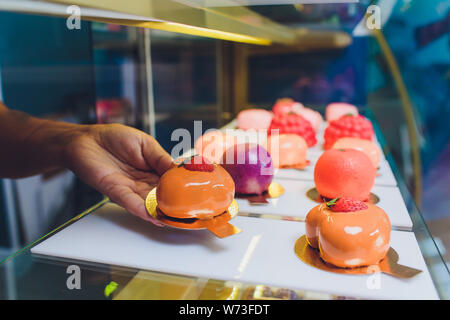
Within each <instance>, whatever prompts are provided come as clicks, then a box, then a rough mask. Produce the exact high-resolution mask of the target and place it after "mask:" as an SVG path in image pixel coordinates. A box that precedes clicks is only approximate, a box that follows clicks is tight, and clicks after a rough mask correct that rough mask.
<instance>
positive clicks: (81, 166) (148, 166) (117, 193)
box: [65, 124, 172, 226]
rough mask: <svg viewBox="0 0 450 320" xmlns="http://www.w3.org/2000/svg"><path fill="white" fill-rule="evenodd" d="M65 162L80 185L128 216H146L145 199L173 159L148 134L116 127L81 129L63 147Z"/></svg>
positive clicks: (84, 127) (103, 126)
mask: <svg viewBox="0 0 450 320" xmlns="http://www.w3.org/2000/svg"><path fill="white" fill-rule="evenodd" d="M65 150H66V152H65V162H66V164H67V167H68V168H69V169H71V170H72V171H73V172H74V173H75V174H76V175H77V176H78V177H80V178H81V179H82V180H83V181H85V182H86V183H88V184H89V185H91V186H92V187H94V188H95V189H97V190H98V191H100V192H101V193H102V194H104V195H106V196H107V197H109V198H110V199H111V201H113V202H115V203H117V204H118V205H120V206H122V207H123V208H125V209H126V210H127V211H129V212H130V213H132V214H134V215H136V216H138V217H140V218H142V219H144V220H147V221H150V222H152V223H154V224H155V225H159V226H162V224H161V223H159V222H158V221H157V220H155V219H153V218H152V217H151V216H149V215H148V213H147V210H146V208H145V198H146V197H147V194H148V193H149V192H150V190H151V189H153V188H154V187H155V186H156V184H157V182H158V180H159V177H160V175H162V174H163V173H164V172H165V171H166V170H167V169H169V167H170V166H171V165H172V158H171V157H170V155H169V154H168V153H167V152H166V151H164V149H163V148H162V147H161V146H160V145H159V143H158V142H157V141H156V140H155V139H154V138H153V137H151V136H149V135H148V134H146V133H144V132H142V131H139V130H137V129H134V128H131V127H127V126H124V125H119V124H108V125H90V126H83V130H81V131H80V133H79V134H77V135H74V136H73V138H72V139H71V141H70V142H69V143H68V144H67V146H66V147H65Z"/></svg>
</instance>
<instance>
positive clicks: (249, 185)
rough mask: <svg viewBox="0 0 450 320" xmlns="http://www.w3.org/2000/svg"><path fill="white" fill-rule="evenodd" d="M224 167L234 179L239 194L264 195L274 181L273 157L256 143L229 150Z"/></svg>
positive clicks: (223, 162)
mask: <svg viewBox="0 0 450 320" xmlns="http://www.w3.org/2000/svg"><path fill="white" fill-rule="evenodd" d="M222 165H223V167H224V169H225V170H226V171H228V173H229V174H230V175H231V177H232V178H233V180H234V184H235V187H236V193H238V194H242V195H248V194H258V195H260V194H263V193H264V192H265V191H267V190H268V188H269V185H270V183H271V182H272V179H273V164H272V157H271V156H270V154H269V153H268V152H267V150H266V149H265V148H264V147H263V146H261V145H259V144H256V143H242V144H236V145H234V146H233V147H231V148H229V149H227V151H225V153H224V154H223V159H222Z"/></svg>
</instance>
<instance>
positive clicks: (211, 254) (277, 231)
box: [31, 204, 438, 299]
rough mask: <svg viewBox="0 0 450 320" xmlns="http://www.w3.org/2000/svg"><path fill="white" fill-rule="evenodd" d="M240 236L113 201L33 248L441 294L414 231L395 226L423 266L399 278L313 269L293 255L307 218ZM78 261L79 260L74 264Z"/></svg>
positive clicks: (375, 293)
mask: <svg viewBox="0 0 450 320" xmlns="http://www.w3.org/2000/svg"><path fill="white" fill-rule="evenodd" d="M232 223H233V224H235V225H236V226H238V227H239V228H241V229H242V230H243V231H242V232H241V233H240V234H237V235H234V236H231V237H228V238H225V239H219V238H216V237H215V236H214V235H212V234H211V233H210V232H209V231H207V230H200V231H189V230H178V229H172V228H169V227H165V228H158V227H155V226H153V225H152V224H150V223H148V222H144V221H142V220H140V219H139V218H136V217H134V216H132V215H130V214H128V213H126V212H125V211H124V210H123V209H120V208H119V207H117V206H115V205H113V204H107V205H105V206H104V207H102V208H101V209H99V210H97V211H96V212H95V213H92V214H90V215H88V216H86V217H84V218H82V219H81V220H79V221H77V222H75V223H74V224H72V225H70V226H68V227H67V228H65V229H64V230H62V231H60V232H58V233H57V234H55V235H54V236H52V237H50V238H49V239H47V240H45V241H43V242H42V243H40V244H38V245H37V246H35V247H34V248H32V249H31V252H32V253H34V254H41V255H49V256H56V257H62V258H68V259H76V260H83V261H90V262H96V263H105V264H111V265H119V266H125V267H131V268H137V269H144V270H152V271H160V272H166V273H174V274H182V275H187V276H194V277H204V278H211V279H219V280H230V281H242V282H247V283H254V284H266V285H272V286H277V287H286V288H291V289H297V290H310V291H318V292H326V293H331V294H336V295H344V296H355V297H363V298H373V299H437V298H438V296H437V294H436V291H435V288H434V286H433V284H432V280H431V278H430V275H429V273H428V270H427V268H426V265H425V263H424V260H423V258H422V255H421V253H420V250H419V247H418V245H417V242H416V239H415V237H414V234H413V233H410V232H403V231H393V232H392V237H391V238H392V242H391V243H392V247H393V248H394V249H395V250H396V251H397V252H398V254H399V255H400V260H399V263H401V264H404V265H407V266H410V267H413V268H417V269H420V270H422V271H423V272H422V273H420V274H419V275H417V276H416V277H414V278H411V279H408V280H400V279H397V278H394V277H392V276H388V275H384V274H381V275H377V276H379V277H380V278H379V280H380V281H379V284H380V287H379V289H369V288H368V287H367V281H368V279H369V277H371V276H372V277H373V275H343V274H335V273H330V272H326V271H322V270H318V269H315V268H313V267H310V266H308V265H306V264H305V263H303V262H302V261H300V260H299V259H298V258H297V257H296V255H295V253H294V250H293V248H294V243H295V241H296V239H297V238H298V237H300V236H301V235H303V234H304V232H305V231H304V223H301V222H293V221H282V220H272V219H258V218H249V217H236V218H235V219H233V220H232ZM71 263H73V262H71Z"/></svg>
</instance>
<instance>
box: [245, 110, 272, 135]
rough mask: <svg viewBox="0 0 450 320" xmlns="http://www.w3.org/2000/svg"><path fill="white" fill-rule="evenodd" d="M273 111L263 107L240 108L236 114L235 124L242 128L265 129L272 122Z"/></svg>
mask: <svg viewBox="0 0 450 320" xmlns="http://www.w3.org/2000/svg"><path fill="white" fill-rule="evenodd" d="M272 118H273V113H272V112H270V111H267V110H264V109H247V110H242V111H241V112H239V113H238V115H237V125H238V128H239V129H242V130H249V129H255V130H267V129H268V128H269V126H270V122H272Z"/></svg>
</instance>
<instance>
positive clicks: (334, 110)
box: [325, 102, 358, 122]
mask: <svg viewBox="0 0 450 320" xmlns="http://www.w3.org/2000/svg"><path fill="white" fill-rule="evenodd" d="M344 114H352V115H358V108H357V107H356V106H354V105H352V104H349V103H345V102H333V103H330V104H329V105H327V108H326V109H325V119H326V120H327V121H328V122H331V121H333V120H336V119H339V118H340V117H342V116H343V115H344Z"/></svg>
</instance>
